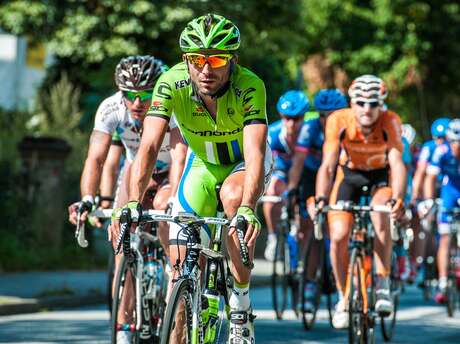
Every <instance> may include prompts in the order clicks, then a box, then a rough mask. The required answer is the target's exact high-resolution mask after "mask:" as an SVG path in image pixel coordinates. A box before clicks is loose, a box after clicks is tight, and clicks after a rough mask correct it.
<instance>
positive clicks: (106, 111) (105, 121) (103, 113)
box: [94, 99, 119, 135]
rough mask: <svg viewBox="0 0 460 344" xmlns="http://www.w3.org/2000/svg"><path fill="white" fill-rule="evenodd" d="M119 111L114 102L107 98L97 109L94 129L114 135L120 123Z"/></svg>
mask: <svg viewBox="0 0 460 344" xmlns="http://www.w3.org/2000/svg"><path fill="white" fill-rule="evenodd" d="M117 112H118V110H117V109H116V107H115V105H114V103H113V102H112V101H110V99H105V100H104V101H103V102H102V103H101V105H99V107H98V109H97V112H96V118H95V119H94V130H97V131H101V132H103V133H106V134H109V135H112V134H113V133H114V132H115V129H116V128H117V126H118V124H119V120H118V116H117Z"/></svg>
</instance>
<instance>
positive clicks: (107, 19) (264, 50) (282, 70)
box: [0, 0, 303, 116]
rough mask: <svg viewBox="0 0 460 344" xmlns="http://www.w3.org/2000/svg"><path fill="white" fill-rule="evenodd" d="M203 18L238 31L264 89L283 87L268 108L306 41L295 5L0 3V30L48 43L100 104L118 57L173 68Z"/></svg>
mask: <svg viewBox="0 0 460 344" xmlns="http://www.w3.org/2000/svg"><path fill="white" fill-rule="evenodd" d="M208 12H215V13H218V14H222V15H225V16H228V18H230V19H231V20H232V21H234V22H235V24H236V25H237V26H238V27H239V28H240V31H241V33H242V44H241V49H240V51H241V56H240V61H241V63H242V64H243V65H245V66H248V67H249V68H251V69H255V68H256V69H258V71H259V72H260V73H261V74H262V75H263V76H269V78H268V79H267V80H266V81H267V83H268V81H270V82H271V81H273V80H276V81H281V83H280V84H279V83H276V84H273V85H270V86H269V87H268V89H269V94H268V95H269V97H268V99H269V104H270V105H272V106H273V104H274V103H275V102H276V99H277V97H278V96H279V94H280V93H281V91H282V90H281V87H282V86H284V85H286V84H288V83H289V82H290V73H289V72H288V69H287V67H286V66H285V64H284V61H285V60H287V59H289V58H291V57H292V56H297V55H298V54H297V52H296V49H297V48H298V47H299V42H301V41H302V40H303V37H302V24H301V22H300V20H299V19H300V12H301V1H300V0H294V1H290V2H280V1H275V0H267V1H265V2H264V4H263V6H260V2H258V1H247V0H236V1H232V2H225V1H206V0H188V1H178V0H175V1H166V0H157V1H146V0H134V1H127V0H97V1H75V0H64V1H56V0H55V1H52V0H48V1H45V2H43V1H38V0H32V1H30V0H16V1H10V2H8V3H7V4H4V5H0V27H3V28H4V29H6V30H8V31H10V32H13V33H16V34H24V35H30V36H32V37H33V38H34V39H35V40H40V41H43V42H46V43H48V47H49V48H51V50H52V52H53V53H54V54H55V55H56V56H57V57H58V64H59V65H60V66H59V67H60V68H61V70H62V69H64V70H67V71H68V72H69V75H71V76H72V81H73V82H77V83H78V84H79V85H81V86H82V87H83V88H82V90H83V95H84V101H86V98H87V97H88V95H90V97H91V99H98V100H101V98H102V96H103V95H106V93H107V91H109V90H112V89H113V88H114V85H113V70H114V67H115V65H116V63H117V61H118V60H119V59H120V58H121V57H124V56H127V55H134V54H152V55H154V56H157V57H160V58H161V59H163V60H164V61H165V62H166V63H167V64H169V65H174V64H176V63H177V62H179V61H180V56H181V52H180V51H179V44H178V39H179V35H180V32H181V31H182V29H183V28H184V26H185V24H186V23H187V22H188V21H190V20H191V19H192V18H193V17H195V16H198V15H202V14H205V13H208ZM274 14H276V15H274ZM266 57H270V58H269V59H268V60H267V59H266ZM260 61H264V63H263V64H260ZM60 62H64V63H60ZM272 64H273V65H272ZM272 66H274V68H272ZM56 80H57V79H56V76H55V77H54V79H52V80H50V82H51V83H54V82H56ZM90 103H91V105H88V107H86V104H84V105H85V108H84V110H85V114H86V115H88V116H91V115H93V114H94V111H95V107H94V106H95V105H94V102H93V101H92V100H91V101H90Z"/></svg>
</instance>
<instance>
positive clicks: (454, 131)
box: [446, 118, 460, 141]
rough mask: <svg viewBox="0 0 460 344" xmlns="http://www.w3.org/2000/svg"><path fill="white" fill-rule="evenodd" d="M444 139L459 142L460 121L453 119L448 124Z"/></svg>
mask: <svg viewBox="0 0 460 344" xmlns="http://www.w3.org/2000/svg"><path fill="white" fill-rule="evenodd" d="M446 137H447V140H448V141H460V119H458V118H455V119H453V120H451V121H450V122H449V126H448V127H447V131H446Z"/></svg>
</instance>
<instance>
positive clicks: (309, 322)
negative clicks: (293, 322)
mask: <svg viewBox="0 0 460 344" xmlns="http://www.w3.org/2000/svg"><path fill="white" fill-rule="evenodd" d="M315 247H316V248H317V250H316V252H315ZM315 253H316V255H317V259H316V262H317V266H316V267H315V272H314V275H313V278H312V279H309V278H308V277H309V276H308V271H309V269H310V265H311V261H315V260H314V259H312V257H313V254H315ZM324 265H325V263H324V242H323V241H318V240H316V239H315V238H314V237H313V236H311V238H310V240H309V242H308V246H307V251H306V252H305V259H304V265H303V266H304V270H303V273H302V282H301V287H300V288H299V292H300V307H301V316H302V322H303V326H304V329H305V330H310V329H312V328H313V325H314V323H315V319H316V313H317V311H318V308H319V304H320V302H321V293H322V291H323V281H324V275H323V267H324ZM308 283H314V285H315V291H314V295H309V297H310V299H307V297H306V295H305V294H306V293H305V289H306V286H307V284H308ZM307 302H308V303H312V304H311V305H310V304H309V309H307V308H306V306H307Z"/></svg>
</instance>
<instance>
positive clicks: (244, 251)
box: [235, 215, 254, 270]
mask: <svg viewBox="0 0 460 344" xmlns="http://www.w3.org/2000/svg"><path fill="white" fill-rule="evenodd" d="M247 228H248V223H247V221H246V219H245V218H244V217H243V216H241V215H238V217H237V218H236V226H235V229H236V235H237V237H238V241H239V243H240V254H241V260H242V261H243V264H244V266H246V267H247V268H248V269H249V270H252V268H253V267H254V263H253V262H252V261H251V259H250V258H249V249H248V245H247V244H246V242H245V241H244V236H245V235H246V230H247Z"/></svg>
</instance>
